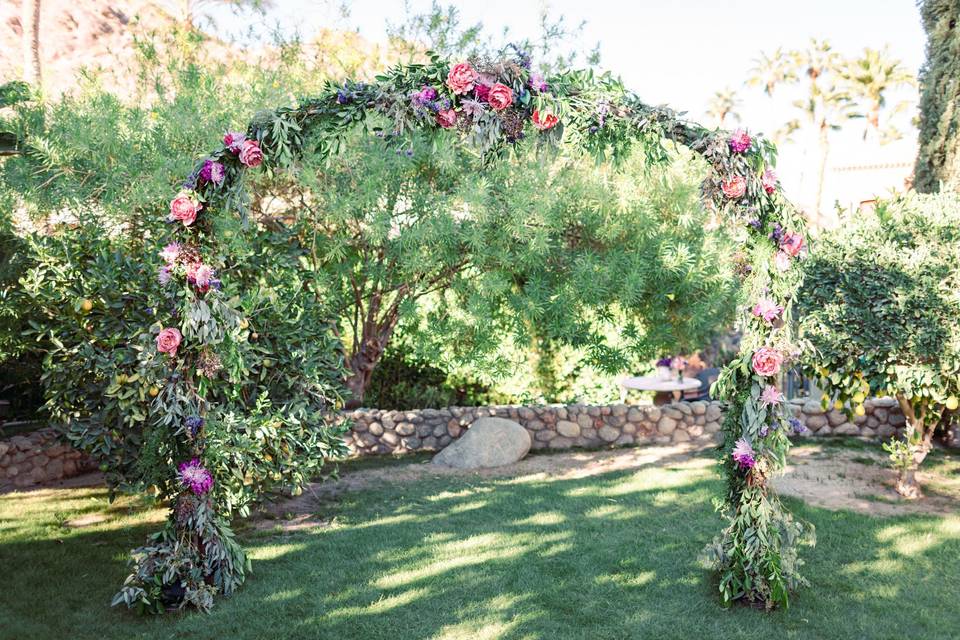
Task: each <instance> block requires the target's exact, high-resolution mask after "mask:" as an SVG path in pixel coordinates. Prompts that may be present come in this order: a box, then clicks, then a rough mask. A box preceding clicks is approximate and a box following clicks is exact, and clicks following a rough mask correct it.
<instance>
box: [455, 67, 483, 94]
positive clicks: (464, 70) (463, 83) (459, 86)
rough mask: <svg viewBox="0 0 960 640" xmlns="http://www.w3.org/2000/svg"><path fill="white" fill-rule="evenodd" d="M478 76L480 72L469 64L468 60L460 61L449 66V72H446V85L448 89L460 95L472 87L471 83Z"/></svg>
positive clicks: (473, 82) (474, 81)
mask: <svg viewBox="0 0 960 640" xmlns="http://www.w3.org/2000/svg"><path fill="white" fill-rule="evenodd" d="M479 77H480V74H478V73H477V70H476V69H474V68H473V67H472V66H470V63H469V62H460V63H457V64H455V65H453V66H452V67H450V73H448V74H447V86H448V87H450V91H453V92H454V93H455V94H457V95H462V94H464V93H466V92H467V91H470V89H473V85H474V84H475V83H476V81H477V79H478V78H479Z"/></svg>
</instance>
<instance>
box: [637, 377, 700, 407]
mask: <svg viewBox="0 0 960 640" xmlns="http://www.w3.org/2000/svg"><path fill="white" fill-rule="evenodd" d="M699 388H700V381H699V380H697V379H696V378H682V379H680V380H678V379H676V378H671V379H669V380H661V379H660V378H658V377H657V376H640V377H638V378H623V379H622V380H621V381H620V402H621V403H622V402H626V401H627V391H629V390H630V389H638V390H640V391H655V392H656V395H655V396H654V398H653V403H654V404H666V403H668V402H670V400H671V398H672V399H673V400H680V398H681V396H682V395H683V392H684V391H692V390H693V389H699Z"/></svg>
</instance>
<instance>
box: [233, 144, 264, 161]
mask: <svg viewBox="0 0 960 640" xmlns="http://www.w3.org/2000/svg"><path fill="white" fill-rule="evenodd" d="M239 158H240V162H241V163H242V164H245V165H246V166H248V167H250V168H253V167H259V166H260V163H261V162H263V151H261V150H260V143H259V142H257V141H256V140H245V141H244V143H243V144H242V145H241V146H240V155H239Z"/></svg>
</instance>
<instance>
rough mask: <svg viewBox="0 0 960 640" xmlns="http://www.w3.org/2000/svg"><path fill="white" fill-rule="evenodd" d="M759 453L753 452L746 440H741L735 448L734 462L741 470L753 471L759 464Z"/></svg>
mask: <svg viewBox="0 0 960 640" xmlns="http://www.w3.org/2000/svg"><path fill="white" fill-rule="evenodd" d="M756 456H757V452H756V451H754V450H753V447H751V446H750V443H749V442H747V440H746V438H740V439H739V440H737V442H736V444H734V446H733V453H732V457H733V461H734V462H736V463H737V464H738V465H740V468H741V469H752V468H753V465H755V464H757V460H756Z"/></svg>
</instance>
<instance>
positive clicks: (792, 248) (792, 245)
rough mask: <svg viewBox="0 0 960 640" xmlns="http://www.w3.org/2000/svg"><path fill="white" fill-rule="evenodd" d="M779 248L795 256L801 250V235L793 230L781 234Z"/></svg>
mask: <svg viewBox="0 0 960 640" xmlns="http://www.w3.org/2000/svg"><path fill="white" fill-rule="evenodd" d="M780 250H781V251H783V252H784V253H788V254H790V255H791V256H793V257H794V258H796V257H797V256H798V255H800V251H802V250H803V236H802V235H800V234H799V233H793V232H790V233H785V234H783V239H782V240H781V241H780Z"/></svg>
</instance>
